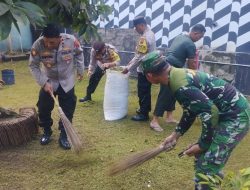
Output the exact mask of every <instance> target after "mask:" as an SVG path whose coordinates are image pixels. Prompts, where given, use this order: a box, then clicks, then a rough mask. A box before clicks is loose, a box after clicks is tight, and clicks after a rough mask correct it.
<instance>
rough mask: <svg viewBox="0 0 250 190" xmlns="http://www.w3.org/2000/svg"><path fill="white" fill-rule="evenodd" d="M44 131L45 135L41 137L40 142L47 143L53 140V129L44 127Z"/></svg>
mask: <svg viewBox="0 0 250 190" xmlns="http://www.w3.org/2000/svg"><path fill="white" fill-rule="evenodd" d="M43 130H44V132H43V136H42V137H41V139H40V144H41V145H46V144H49V142H50V141H51V138H50V137H51V135H52V130H51V128H50V127H49V128H44V129H43Z"/></svg>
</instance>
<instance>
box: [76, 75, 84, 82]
mask: <svg viewBox="0 0 250 190" xmlns="http://www.w3.org/2000/svg"><path fill="white" fill-rule="evenodd" d="M82 79H83V75H81V74H78V75H77V80H78V81H79V82H80V81H82Z"/></svg>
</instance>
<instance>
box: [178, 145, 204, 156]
mask: <svg viewBox="0 0 250 190" xmlns="http://www.w3.org/2000/svg"><path fill="white" fill-rule="evenodd" d="M202 151H203V150H202V149H201V148H200V146H199V144H197V143H195V144H192V145H190V146H189V147H188V148H187V150H186V151H184V153H183V154H186V155H188V156H198V155H199V154H200V153H201V152H202Z"/></svg>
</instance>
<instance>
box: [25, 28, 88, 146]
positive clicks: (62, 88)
mask: <svg viewBox="0 0 250 190" xmlns="http://www.w3.org/2000/svg"><path fill="white" fill-rule="evenodd" d="M41 63H42V66H43V69H41V68H40V64H41ZM29 68H30V70H31V73H32V75H33V77H34V78H35V79H36V81H37V83H38V84H39V85H40V86H41V90H40V93H39V100H38V103H37V106H38V116H39V125H40V127H42V128H43V130H44V134H43V136H42V138H41V139H40V143H41V144H42V145H46V144H48V143H49V142H50V140H51V139H50V137H51V134H52V130H51V126H52V125H53V120H52V118H51V111H52V109H53V108H54V101H53V99H52V97H51V94H54V95H55V96H56V95H57V96H58V100H59V104H60V106H61V107H62V110H63V112H64V113H65V115H66V116H67V118H68V119H69V120H70V121H72V118H73V114H74V111H75V107H76V96H75V92H74V85H75V70H77V74H78V79H79V80H82V77H83V69H84V64H83V54H82V49H81V47H80V43H79V42H78V41H77V39H76V38H75V37H74V36H72V35H69V34H60V32H59V28H58V27H57V26H56V25H54V24H48V25H47V26H46V27H45V28H44V29H43V36H41V37H40V38H38V39H37V40H36V41H35V42H34V44H33V46H32V50H31V55H30V60H29ZM59 129H60V130H61V133H60V138H59V144H60V146H61V147H62V148H64V149H70V148H71V147H70V144H69V142H68V139H67V136H66V133H65V130H64V127H63V124H62V122H61V121H59Z"/></svg>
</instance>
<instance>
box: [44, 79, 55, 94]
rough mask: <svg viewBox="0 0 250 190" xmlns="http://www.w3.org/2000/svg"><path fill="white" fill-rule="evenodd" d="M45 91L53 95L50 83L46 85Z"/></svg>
mask: <svg viewBox="0 0 250 190" xmlns="http://www.w3.org/2000/svg"><path fill="white" fill-rule="evenodd" d="M43 90H44V91H45V92H48V93H49V94H50V95H51V94H53V88H52V85H51V84H50V83H49V82H46V83H45V85H44V86H43Z"/></svg>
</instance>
